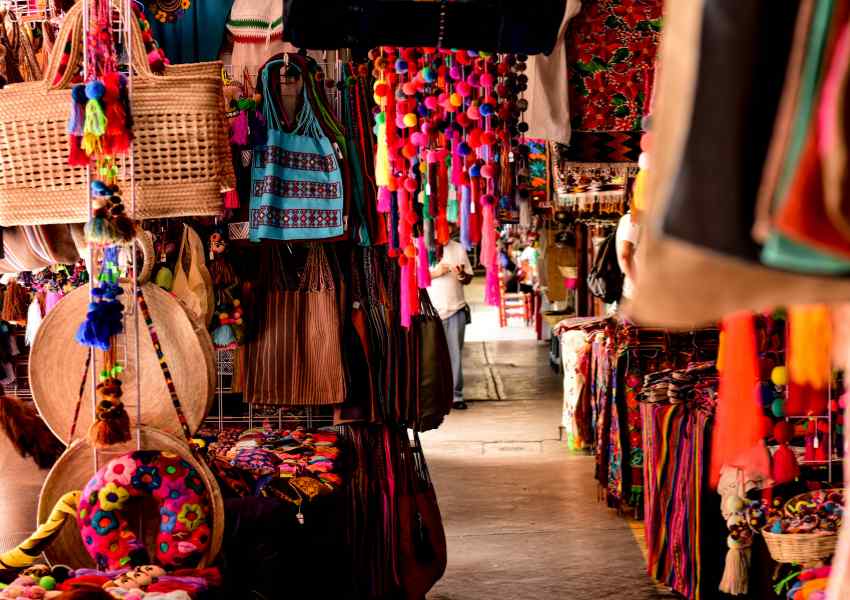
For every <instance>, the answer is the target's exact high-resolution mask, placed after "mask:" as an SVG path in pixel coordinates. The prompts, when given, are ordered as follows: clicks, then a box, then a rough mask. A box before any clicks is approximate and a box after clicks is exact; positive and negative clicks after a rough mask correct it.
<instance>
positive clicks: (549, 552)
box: [423, 294, 672, 600]
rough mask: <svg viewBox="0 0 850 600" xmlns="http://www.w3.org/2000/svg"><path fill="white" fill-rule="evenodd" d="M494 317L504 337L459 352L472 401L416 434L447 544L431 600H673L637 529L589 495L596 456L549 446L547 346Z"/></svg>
mask: <svg viewBox="0 0 850 600" xmlns="http://www.w3.org/2000/svg"><path fill="white" fill-rule="evenodd" d="M470 295H471V294H470ZM473 297H474V296H473ZM477 308H478V307H476V309H477ZM485 317H486V315H485ZM491 318H493V320H492V321H491V330H492V331H494V332H495V333H496V335H494V336H493V337H501V340H502V341H496V342H481V341H478V342H472V343H470V344H468V345H467V348H466V358H465V370H466V397H467V399H469V400H478V401H476V402H471V403H470V408H469V410H467V411H456V412H454V413H452V414H451V415H449V417H448V418H447V420H446V422H445V423H444V425H443V426H442V427H441V428H440V429H439V430H437V431H433V432H429V433H427V434H425V435H424V436H423V445H424V447H425V452H426V456H427V458H428V460H429V465H430V469H431V476H432V479H433V480H434V485H435V487H436V490H437V495H438V498H439V502H440V507H441V510H442V512H443V518H444V521H445V527H446V533H447V537H448V569H447V571H446V574H445V577H444V578H443V579H442V581H440V582H439V583H438V584H437V586H436V587H435V588H434V590H433V591H432V592H431V593H430V594H429V596H428V598H429V600H490V599H492V598H511V599H517V600H535V599H538V598H539V599H541V600H543V599H545V600H553V599H573V598H575V599H578V598H593V599H601V598H612V599H614V598H616V599H618V600H644V599H655V598H672V596H671V595H669V594H666V593H665V592H663V591H660V590H659V588H657V587H656V586H655V585H654V584H653V583H652V582H651V580H650V579H649V577H648V576H647V575H646V574H645V562H644V558H643V556H642V554H641V549H640V547H639V544H638V541H637V540H636V535H637V536H640V535H641V531H640V530H639V529H638V530H637V531H636V532H635V533H634V534H633V532H632V529H631V528H630V525H629V524H628V523H627V522H626V521H625V520H623V519H622V518H621V517H619V516H617V514H616V513H615V512H614V511H612V510H610V509H608V508H607V507H606V505H605V504H604V503H603V502H599V501H598V500H597V488H596V482H595V480H594V479H593V465H594V462H593V458H592V457H588V456H579V455H575V454H571V453H570V452H568V451H567V449H566V448H565V447H564V445H563V443H561V442H559V441H558V439H557V438H558V424H559V423H560V411H561V380H560V377H559V376H557V375H555V374H554V373H553V372H552V371H551V370H550V368H549V366H548V358H547V357H548V346H546V345H541V344H539V343H537V342H536V341H533V340H532V339H529V337H530V336H529V335H527V332H526V335H525V336H524V339H522V338H523V334H522V332H520V331H514V332H511V335H510V336H506V335H501V336H499V334H500V333H501V332H499V328H498V321H496V320H495V315H492V317H491ZM476 319H478V320H479V325H478V331H487V325H486V322H484V323H482V322H481V321H483V320H484V317H482V315H481V313H480V312H479V311H478V310H476V311H475V312H474V314H473V323H474V322H475V320H476ZM514 327H515V328H516V329H519V327H518V326H514ZM505 338H508V339H507V340H506V339H505ZM510 338H513V339H510Z"/></svg>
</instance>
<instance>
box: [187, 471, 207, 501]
mask: <svg viewBox="0 0 850 600" xmlns="http://www.w3.org/2000/svg"><path fill="white" fill-rule="evenodd" d="M184 481H185V483H186V487H187V488H189V489H190V490H192V491H193V492H195V493H196V494H198V495H202V494H203V493H204V481H203V479H201V476H200V475H198V472H197V471H196V470H195V469H191V470H190V471H189V474H188V475H186V479H185V480H184Z"/></svg>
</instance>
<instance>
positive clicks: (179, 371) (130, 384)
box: [29, 283, 215, 444]
mask: <svg viewBox="0 0 850 600" xmlns="http://www.w3.org/2000/svg"><path fill="white" fill-rule="evenodd" d="M142 289H143V291H144V294H145V301H146V302H147V305H148V307H149V308H150V312H151V318H152V319H153V323H154V327H155V329H156V332H157V334H158V336H159V341H160V344H161V345H162V349H163V352H164V354H165V360H166V362H167V363H168V367H169V370H170V372H171V376H172V378H173V380H174V386H175V388H176V390H177V395H178V397H179V399H180V404H181V406H182V409H183V412H184V413H185V415H186V420H187V422H188V424H189V428H190V429H191V431H192V433H194V432H195V431H196V430H197V428H198V427H199V426H200V424H201V421H203V419H204V417H205V416H206V415H207V413H208V412H209V410H210V408H211V407H212V401H213V397H214V395H215V354H214V349H213V345H212V339H211V338H210V335H209V333H208V332H207V330H206V328H205V327H203V326H201V325H200V324H199V323H197V322H196V321H195V320H194V319H193V318H192V317H191V316H190V315H189V313H188V312H187V311H186V309H185V308H184V307H183V305H182V304H181V303H180V301H179V300H177V299H176V298H175V297H174V296H172V295H171V294H169V293H168V292H165V291H164V290H162V289H161V288H159V287H157V286H156V285H153V284H151V283H147V284H145V285H143V286H142ZM121 298H122V302H124V306H125V307H127V306H128V305H132V304H133V302H132V289H131V286H130V285H129V284H128V285H125V287H124V295H123V296H121ZM88 304H89V289H88V286H84V287H81V288H78V289H76V290H74V291H73V292H71V293H70V294H68V295H67V296H66V297H65V298H63V299H62V300H61V301H60V302H59V304H57V305H56V307H55V308H53V310H51V311H50V312H49V313H48V314H47V316H46V317H45V318H44V321H43V322H42V323H41V326H40V327H39V330H38V334H37V335H36V338H35V341H34V342H33V345H32V350H31V352H30V367H29V379H30V388H31V389H32V395H33V400H34V402H35V405H36V407H37V408H38V412H39V413H40V414H41V416H42V418H43V419H44V420H45V422H46V423H47V426H48V427H50V429H51V430H52V431H53V433H54V434H56V437H58V438H59V439H60V440H62V441H63V442H65V443H66V444H68V443H70V442H71V441H72V440H71V435H70V433H71V425H72V423H73V421H74V413H75V410H76V407H77V403H78V400H79V390H80V383H81V382H82V378H83V370H84V367H85V364H86V356H87V354H88V351H89V349H88V348H87V347H85V346H82V345H81V344H79V343H77V342H76V341H75V340H74V336H75V335H76V332H77V328H78V327H79V326H80V323H82V322H83V320H84V319H85V317H86V311H87V310H88ZM136 323H137V321H136V318H135V316H134V315H128V316H126V317H125V333H124V334H122V335H119V336H118V341H117V348H118V360H119V361H120V362H121V363H122V364H123V365H124V369H125V370H124V372H123V374H122V375H121V379H122V380H123V382H124V386H123V392H124V394H123V397H122V399H123V402H124V406H125V407H126V409H127V413H128V414H129V415H130V421H131V423H135V421H136V404H137V395H136V384H135V382H136V380H135V376H136V371H137V366H136V361H135V344H134V339H135V331H136ZM138 326H139V367H140V368H139V369H138V371H139V374H140V389H141V398H142V407H141V414H142V424H143V425H146V426H151V427H155V428H157V429H161V430H163V431H167V432H170V433H173V434H176V435H182V431H181V428H180V423H179V420H178V419H177V413H176V411H175V409H174V405H173V403H172V401H171V397H170V395H169V393H168V388H167V386H166V383H165V378H164V376H163V373H162V369H161V368H160V364H159V359H158V358H157V355H156V352H155V350H154V347H153V342H152V341H151V336H150V334H149V332H148V329H147V327H146V326H145V322H144V319H143V318H142V315H141V314H139V315H138ZM97 368H98V370H99V369H100V368H101V365H100V364H98V365H97ZM90 386H91V373H90V372H89V374H88V379H87V383H86V391H85V393H84V394H83V401H82V404H81V407H80V414H79V418H78V422H77V427H76V431H75V434H74V438H75V439H77V438H81V437H84V436H85V435H86V432H87V431H88V428H89V426H90V425H91V422H92V414H93V407H92V397H91V391H90V390H91V388H90Z"/></svg>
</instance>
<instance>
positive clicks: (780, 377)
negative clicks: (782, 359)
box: [770, 367, 788, 385]
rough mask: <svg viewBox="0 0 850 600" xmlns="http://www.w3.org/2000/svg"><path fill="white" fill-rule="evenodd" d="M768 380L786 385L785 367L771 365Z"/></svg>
mask: <svg viewBox="0 0 850 600" xmlns="http://www.w3.org/2000/svg"><path fill="white" fill-rule="evenodd" d="M770 381H772V382H773V385H786V384H787V383H788V371H787V370H786V369H785V367H773V370H772V371H771V372H770Z"/></svg>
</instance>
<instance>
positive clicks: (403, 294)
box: [398, 255, 412, 329]
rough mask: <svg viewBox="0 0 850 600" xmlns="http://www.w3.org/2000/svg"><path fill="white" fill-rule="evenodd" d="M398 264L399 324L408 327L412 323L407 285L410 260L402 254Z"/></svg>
mask: <svg viewBox="0 0 850 600" xmlns="http://www.w3.org/2000/svg"><path fill="white" fill-rule="evenodd" d="M398 260H399V264H400V265H401V282H400V285H401V289H400V290H399V293H400V305H401V326H402V327H404V328H405V329H410V324H411V323H412V320H411V314H410V298H409V295H410V287H409V286H408V285H407V279H408V273H409V272H410V260H408V258H407V257H406V256H404V255H402V256H400V257H399V259H398Z"/></svg>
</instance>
